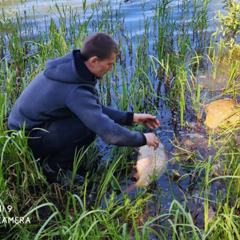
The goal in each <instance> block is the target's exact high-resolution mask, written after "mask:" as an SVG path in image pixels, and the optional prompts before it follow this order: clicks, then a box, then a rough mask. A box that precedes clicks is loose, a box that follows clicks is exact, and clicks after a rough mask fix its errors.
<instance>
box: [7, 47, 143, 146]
mask: <svg viewBox="0 0 240 240" xmlns="http://www.w3.org/2000/svg"><path fill="white" fill-rule="evenodd" d="M76 53H78V54H79V53H80V51H79V50H73V51H72V52H70V53H68V54H66V55H65V56H63V57H60V58H52V59H49V60H48V61H47V62H46V65H45V69H44V70H43V71H42V72H40V73H39V74H38V75H37V76H36V78H35V79H33V80H32V81H31V82H30V83H29V84H28V86H27V87H26V88H25V89H24V91H23V92H22V94H21V95H20V97H19V98H18V100H17V101H16V103H15V105H14V106H13V108H12V111H11V113H10V115H9V118H8V128H9V129H13V130H17V131H18V130H21V129H22V128H23V125H24V123H25V133H26V134H28V133H29V132H30V131H31V130H32V129H34V128H41V126H43V125H44V126H45V123H46V122H51V121H57V120H58V119H64V118H70V117H73V116H76V117H77V118H78V119H79V120H80V121H82V123H84V125H85V126H86V128H88V129H90V130H91V131H93V132H95V133H96V134H97V135H98V136H100V137H101V138H102V139H103V141H105V142H107V143H109V144H114V145H118V146H134V147H138V146H142V145H144V144H146V138H145V136H144V135H143V134H142V133H140V132H136V131H130V130H128V129H127V128H125V127H122V126H120V125H131V124H132V121H133V113H131V112H125V111H119V110H115V109H112V108H109V107H106V106H104V105H102V104H100V102H99V98H98V96H97V94H96V90H95V85H96V83H97V79H96V78H95V77H94V76H93V74H92V73H91V72H90V71H89V70H88V69H87V67H86V66H85V64H84V62H83V60H82V59H81V60H80V61H79V63H78V66H77V67H76V61H75V57H74V56H75V55H76ZM59 131H60V130H59Z"/></svg>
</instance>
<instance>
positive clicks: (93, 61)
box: [89, 56, 99, 65]
mask: <svg viewBox="0 0 240 240" xmlns="http://www.w3.org/2000/svg"><path fill="white" fill-rule="evenodd" d="M98 60H99V59H98V57H97V56H93V57H90V58H89V63H90V64H91V65H94V64H95V63H96V62H97V61H98Z"/></svg>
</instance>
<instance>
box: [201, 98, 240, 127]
mask: <svg viewBox="0 0 240 240" xmlns="http://www.w3.org/2000/svg"><path fill="white" fill-rule="evenodd" d="M205 111H206V120H205V122H204V124H205V125H206V126H207V127H209V128H217V127H219V126H224V125H227V124H228V123H233V122H235V121H240V105H239V104H237V103H236V102H235V101H234V100H233V99H230V98H225V99H220V100H217V101H214V102H211V103H210V104H208V105H206V106H205Z"/></svg>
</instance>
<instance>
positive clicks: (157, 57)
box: [0, 0, 240, 239]
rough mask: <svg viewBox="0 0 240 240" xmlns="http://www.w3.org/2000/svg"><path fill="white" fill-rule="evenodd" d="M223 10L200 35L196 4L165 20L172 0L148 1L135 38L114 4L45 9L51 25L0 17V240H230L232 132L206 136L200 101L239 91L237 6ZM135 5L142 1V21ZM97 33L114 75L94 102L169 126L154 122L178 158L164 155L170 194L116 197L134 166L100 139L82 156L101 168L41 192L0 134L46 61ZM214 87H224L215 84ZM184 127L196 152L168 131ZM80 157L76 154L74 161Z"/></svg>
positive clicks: (20, 150) (234, 180)
mask: <svg viewBox="0 0 240 240" xmlns="http://www.w3.org/2000/svg"><path fill="white" fill-rule="evenodd" d="M226 3H227V4H228V5H227V6H228V12H227V13H228V15H225V16H224V15H220V16H219V19H220V21H221V22H220V24H221V25H220V26H222V28H219V29H217V30H216V32H215V33H214V34H213V35H212V36H211V37H210V36H209V34H208V32H207V31H206V29H207V25H208V18H207V6H208V2H207V1H191V2H190V1H183V3H182V4H181V5H180V7H179V8H177V9H175V11H174V12H173V11H172V6H171V1H168V0H162V1H160V0H159V1H157V3H156V5H154V6H153V9H152V12H153V15H152V16H151V17H149V16H145V15H144V14H143V15H142V17H141V19H142V21H139V28H140V29H141V34H135V32H134V30H133V29H131V28H129V26H127V25H126V22H125V19H126V18H127V17H128V16H127V15H126V16H125V15H124V14H123V12H122V4H123V3H119V7H118V8H113V7H112V5H111V4H110V3H109V4H106V5H103V4H99V5H95V6H94V7H93V9H92V11H93V14H88V11H87V9H83V13H81V14H79V12H77V11H76V10H74V9H72V8H70V7H64V6H61V5H56V6H55V10H54V11H56V12H57V13H58V15H57V16H58V17H57V18H56V17H55V18H50V17H49V18H47V19H46V22H45V23H44V24H43V23H40V22H38V21H37V20H36V19H35V18H34V17H33V19H31V20H30V21H29V20H28V19H27V17H26V15H24V14H23V15H21V14H20V13H18V12H13V13H11V14H9V13H7V12H5V11H4V10H3V11H2V14H1V18H0V28H1V33H0V66H1V67H0V81H1V92H0V94H1V95H0V103H1V104H0V106H1V108H0V149H1V151H0V152H1V155H0V161H1V164H0V183H1V184H0V188H1V189H0V206H1V208H0V210H1V211H0V229H1V231H0V238H1V239H153V238H154V237H155V238H157V239H210V238H211V239H220V238H221V239H240V232H239V229H240V196H239V195H240V168H239V163H240V154H239V144H240V139H239V137H238V136H239V126H236V125H232V126H230V127H229V128H227V129H223V130H222V132H221V134H216V133H215V132H212V131H210V132H205V130H204V128H203V126H202V125H201V124H202V123H203V121H204V108H203V105H204V104H205V103H207V102H209V101H211V100H215V99H218V98H221V97H225V96H227V97H230V98H233V99H237V98H238V96H239V93H240V84H239V65H240V61H239V55H240V46H239V45H238V42H237V39H236V36H237V34H239V26H240V23H239V19H238V18H236V14H235V15H234V11H237V10H236V9H237V6H239V5H237V4H233V5H229V4H230V1H226ZM84 6H85V5H84ZM145 8H146V5H144V4H142V12H143V13H144V10H145ZM190 9H191V11H190ZM176 11H177V13H176ZM141 14H142V13H141ZM54 16H55V15H54ZM234 17H235V19H234ZM231 19H232V21H233V20H234V24H235V26H236V27H235V28H233V29H232V28H231V26H232V25H233V24H230V23H231V21H230V20H231ZM96 31H104V32H108V33H109V34H111V35H112V36H113V37H114V38H115V39H116V41H117V42H118V44H119V46H120V50H121V55H120V56H119V58H118V60H117V64H116V66H115V68H114V70H113V72H112V73H109V74H108V75H107V76H106V77H105V78H104V81H101V82H99V84H98V85H97V90H98V92H99V96H100V99H101V101H102V103H103V104H108V105H110V106H112V107H117V108H118V109H121V110H134V112H149V113H153V114H156V115H158V116H160V121H161V118H162V112H168V114H169V115H170V119H171V121H169V123H168V124H169V125H167V124H165V125H164V124H163V126H165V127H167V128H169V129H172V131H173V132H174V138H173V139H171V141H172V145H173V146H174V148H176V149H180V150H181V152H182V154H181V155H180V154H171V153H169V167H168V170H167V172H166V173H165V177H166V178H167V179H168V182H169V186H170V188H169V192H164V191H162V188H161V187H162V186H161V181H160V182H157V183H155V184H152V185H151V186H149V187H148V188H147V189H144V190H142V191H140V190H139V191H137V192H136V194H135V195H133V194H132V195H128V194H125V195H124V194H123V193H122V191H121V188H122V187H123V186H125V185H126V184H128V182H127V179H128V178H129V176H130V175H131V172H132V169H133V166H134V162H135V154H133V149H131V148H125V147H123V148H117V147H111V146H106V145H105V144H103V143H101V144H100V146H99V142H97V143H94V144H93V145H92V146H90V148H89V149H88V152H87V154H88V160H89V162H91V161H94V160H95V159H96V157H97V158H98V159H100V160H101V159H102V162H101V164H100V165H99V167H98V169H97V170H96V172H94V173H91V174H90V173H89V174H87V176H86V180H85V183H84V185H83V186H79V187H77V188H76V187H73V186H71V187H70V189H67V190H66V189H65V188H61V187H60V186H58V185H55V184H52V185H49V184H48V183H47V182H46V180H45V177H44V176H43V175H42V172H41V170H40V169H38V167H37V162H36V161H35V159H34V157H33V156H32V153H31V151H30V150H29V149H28V146H27V136H25V134H24V131H22V132H14V131H13V132H10V131H8V130H7V117H8V113H9V111H10V110H11V108H12V106H13V104H14V103H15V101H16V99H17V98H18V96H19V95H20V94H21V92H22V91H23V89H24V88H25V87H26V85H27V84H28V83H29V82H30V81H31V80H32V79H33V78H34V77H35V76H36V75H37V74H38V73H39V72H40V71H41V70H42V69H43V68H44V63H45V61H46V60H47V59H49V58H52V57H59V56H62V55H64V54H65V53H67V52H69V51H70V50H71V49H76V48H81V45H82V41H83V40H84V39H85V37H86V36H87V35H88V34H90V33H93V32H96ZM206 78H207V80H208V81H206V80H205V79H206ZM219 79H225V81H223V82H221V81H220V83H218V84H216V82H217V81H219ZM213 86H214V87H213ZM215 86H219V88H215ZM164 120H165V118H164ZM190 121H195V122H197V123H198V124H199V126H201V131H204V135H206V139H207V147H206V149H205V151H204V153H203V152H201V151H199V150H198V149H194V150H189V149H188V148H187V146H185V145H184V144H182V143H181V142H180V141H179V132H180V131H182V132H186V133H187V132H188V131H189V124H190ZM132 128H135V129H136V127H132ZM138 130H140V131H146V129H138ZM83 154H84V153H81V152H80V153H76V156H75V161H76V165H79V164H81V163H82V156H83ZM183 182H184V183H185V185H184V186H186V188H184V189H183V188H182V187H181V183H183ZM186 182H187V184H186ZM217 186H221V188H220V187H219V188H218V187H217ZM176 189H178V190H179V191H180V192H181V198H178V197H177V195H176V193H175V191H176ZM223 189H224V190H223ZM213 193H214V194H213ZM166 196H167V199H168V204H165V205H164V199H165V198H166ZM180 199H182V200H181V201H180ZM16 217H22V218H21V219H19V218H17V219H16ZM200 218H201V219H202V220H199V219H200ZM20 221H21V222H20Z"/></svg>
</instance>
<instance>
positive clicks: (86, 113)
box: [66, 86, 146, 147]
mask: <svg viewBox="0 0 240 240" xmlns="http://www.w3.org/2000/svg"><path fill="white" fill-rule="evenodd" d="M66 105H67V107H68V108H69V109H70V110H71V111H72V112H73V113H74V114H75V115H76V116H77V117H78V118H79V119H80V120H81V121H82V122H83V123H84V124H85V125H86V127H87V128H89V129H90V130H92V131H93V132H95V133H96V134H97V135H98V136H99V137H101V138H102V139H103V141H105V142H107V143H109V144H114V145H117V146H131V147H139V146H142V145H145V144H146V138H145V136H144V135H143V134H142V133H140V132H137V131H130V130H128V129H127V128H124V127H122V126H120V125H119V124H118V123H117V122H121V121H119V119H120V118H121V116H120V115H121V114H120V115H119V117H117V118H116V119H115V120H116V122H115V121H114V120H113V119H111V118H110V117H109V116H108V115H107V114H105V113H108V114H110V115H112V113H114V111H111V110H109V108H104V110H103V107H102V105H101V104H100V103H99V100H98V97H97V96H96V95H94V94H93V93H92V92H91V91H90V90H88V89H87V87H84V86H81V87H77V88H74V89H73V90H72V91H71V92H70V94H69V95H68V97H67V99H66ZM116 111H117V110H116ZM104 112H105V113H104ZM119 112H121V111H119ZM125 115H126V113H125ZM126 118H127V116H126ZM125 120H126V119H125ZM125 120H124V121H125Z"/></svg>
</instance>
